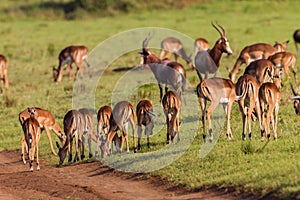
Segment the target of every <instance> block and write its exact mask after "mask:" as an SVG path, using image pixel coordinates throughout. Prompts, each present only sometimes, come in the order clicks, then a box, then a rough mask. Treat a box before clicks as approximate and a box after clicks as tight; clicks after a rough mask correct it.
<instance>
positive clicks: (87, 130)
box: [78, 108, 97, 160]
mask: <svg viewBox="0 0 300 200" xmlns="http://www.w3.org/2000/svg"><path fill="white" fill-rule="evenodd" d="M78 111H79V112H80V113H81V115H82V119H83V122H82V123H83V136H82V144H83V145H84V144H85V138H84V136H85V135H86V134H87V137H88V146H89V158H91V157H93V153H92V140H93V141H94V142H96V141H97V136H96V133H95V132H94V119H93V114H92V112H91V111H90V110H89V109H87V108H81V109H79V110H78ZM83 150H84V146H83ZM84 158H85V156H84V152H83V154H82V155H81V160H83V159H84Z"/></svg>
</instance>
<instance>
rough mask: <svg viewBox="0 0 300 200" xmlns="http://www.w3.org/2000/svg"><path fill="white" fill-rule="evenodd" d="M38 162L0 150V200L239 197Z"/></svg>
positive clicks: (94, 167)
mask: <svg viewBox="0 0 300 200" xmlns="http://www.w3.org/2000/svg"><path fill="white" fill-rule="evenodd" d="M40 162H41V170H40V171H34V172H33V173H32V172H29V166H28V165H24V164H23V163H22V162H21V160H20V151H3V152H0V182H1V184H0V199H1V200H2V199H67V198H69V199H70V198H71V199H109V200H111V199H122V200H123V199H135V200H138V199H173V200H176V199H209V200H213V199H214V200H216V199H241V196H236V195H235V194H234V193H225V192H224V191H223V192H222V191H213V190H209V191H201V192H193V193H189V192H187V191H185V190H183V189H180V188H174V187H172V186H170V185H161V184H159V183H160V181H158V180H156V179H155V178H153V179H145V178H143V176H142V175H133V174H123V173H121V172H117V171H114V170H111V169H109V168H107V167H103V166H101V164H100V163H99V162H83V163H78V164H73V165H70V166H66V167H62V168H57V167H55V166H49V165H46V164H45V162H43V160H41V161H40ZM244 198H245V197H244ZM248 198H249V199H251V197H248Z"/></svg>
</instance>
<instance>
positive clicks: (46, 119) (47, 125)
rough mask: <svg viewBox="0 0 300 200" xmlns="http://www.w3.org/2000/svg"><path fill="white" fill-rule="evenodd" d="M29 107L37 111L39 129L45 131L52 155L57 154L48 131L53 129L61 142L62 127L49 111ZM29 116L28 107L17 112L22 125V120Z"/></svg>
mask: <svg viewBox="0 0 300 200" xmlns="http://www.w3.org/2000/svg"><path fill="white" fill-rule="evenodd" d="M30 109H34V110H35V111H36V112H37V121H38V122H39V124H40V127H41V130H42V131H43V130H45V131H46V134H47V137H48V140H49V143H50V147H51V151H52V153H53V154H54V155H57V154H56V152H55V151H54V148H53V144H52V138H51V135H50V131H53V132H54V133H55V134H56V135H57V137H58V138H59V140H60V141H61V143H63V141H64V139H65V137H64V134H63V132H62V129H61V128H60V126H59V124H58V123H57V122H56V121H55V119H54V117H53V115H52V114H51V112H50V111H48V110H45V109H42V108H38V107H31V108H30ZM29 117H30V115H29V113H28V109H25V110H23V111H22V112H20V113H19V121H20V124H21V126H22V125H23V123H24V121H25V120H26V119H28V118H29Z"/></svg>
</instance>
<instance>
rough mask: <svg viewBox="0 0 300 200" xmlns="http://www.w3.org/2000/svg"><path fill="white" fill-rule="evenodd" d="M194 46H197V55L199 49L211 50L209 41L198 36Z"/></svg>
mask: <svg viewBox="0 0 300 200" xmlns="http://www.w3.org/2000/svg"><path fill="white" fill-rule="evenodd" d="M194 48H195V53H194V54H195V55H196V54H197V53H198V51H208V50H209V43H208V41H207V40H206V39H204V38H197V39H196V40H195V42H194Z"/></svg>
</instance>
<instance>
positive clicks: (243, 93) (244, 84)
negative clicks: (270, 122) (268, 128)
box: [236, 74, 261, 140]
mask: <svg viewBox="0 0 300 200" xmlns="http://www.w3.org/2000/svg"><path fill="white" fill-rule="evenodd" d="M258 90H259V83H258V82H257V80H256V79H255V78H254V77H253V76H252V75H248V74H246V75H243V76H241V77H240V78H239V79H238V81H237V83H236V95H237V96H238V103H239V107H240V111H241V113H242V120H243V132H242V139H243V140H245V139H246V132H247V123H248V130H249V132H248V134H249V138H250V139H251V134H252V130H251V115H252V113H253V111H255V113H256V115H257V117H258V121H259V124H260V125H261V116H260V115H261V112H260V107H259V99H258Z"/></svg>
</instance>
